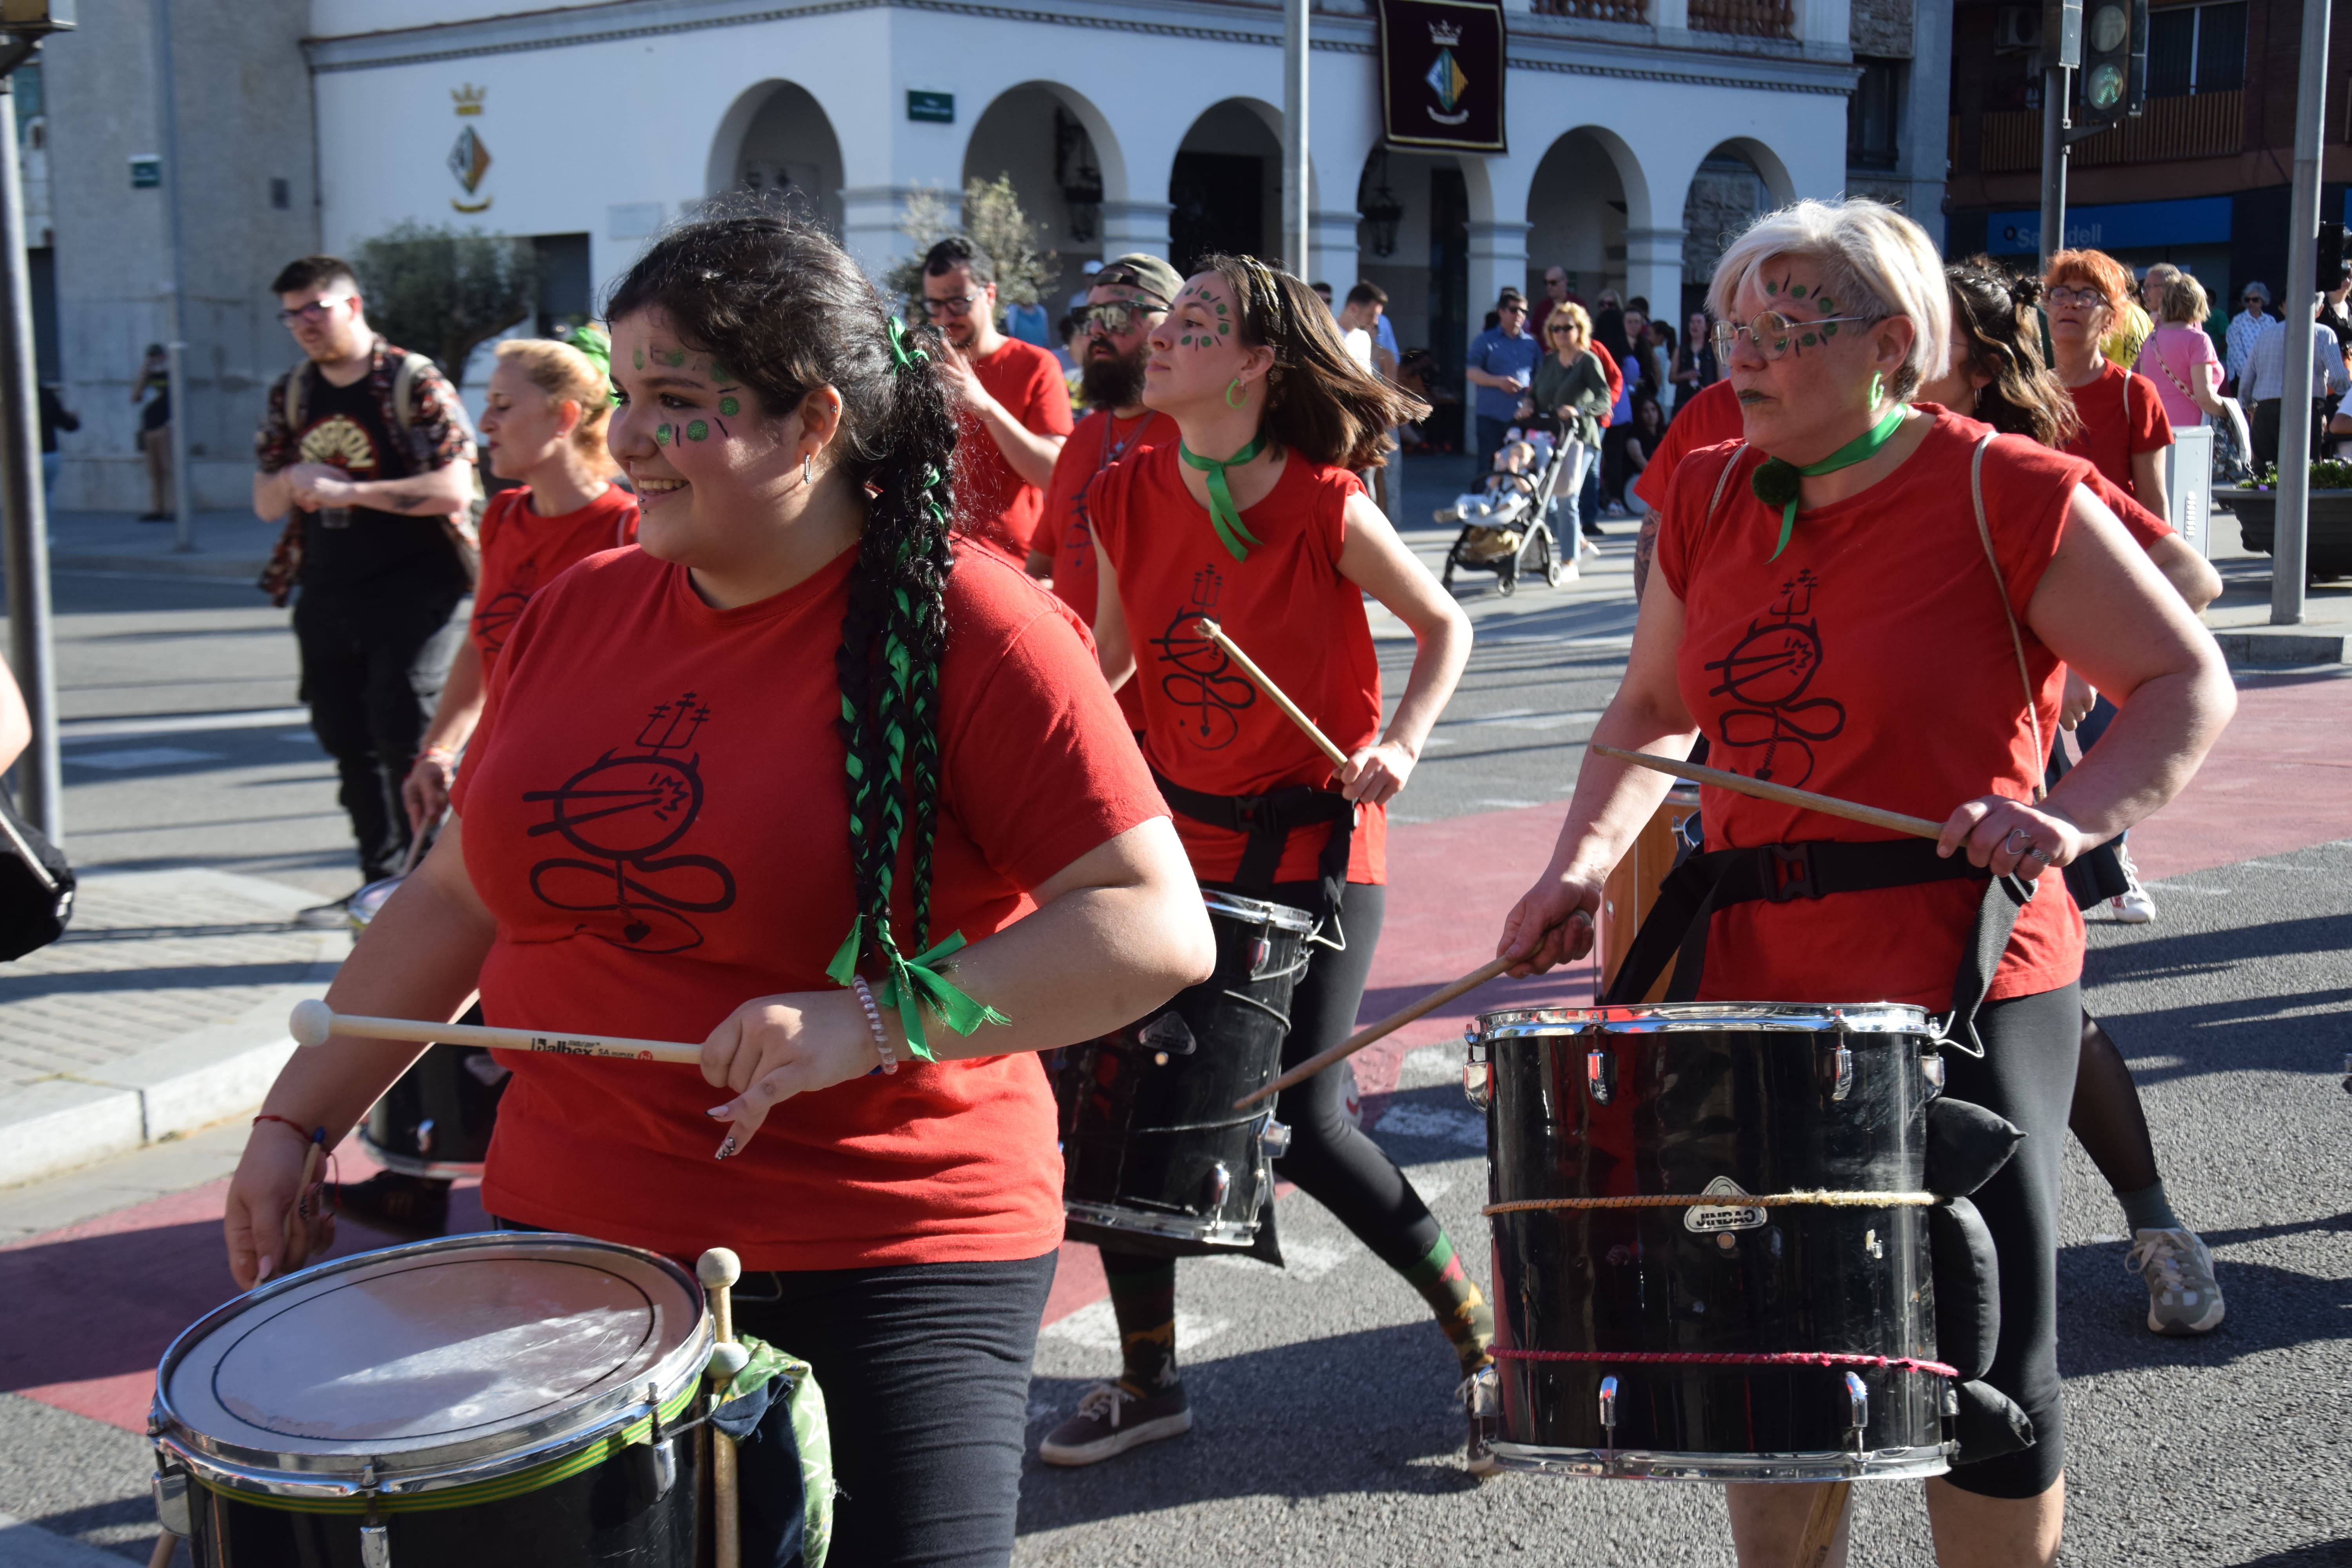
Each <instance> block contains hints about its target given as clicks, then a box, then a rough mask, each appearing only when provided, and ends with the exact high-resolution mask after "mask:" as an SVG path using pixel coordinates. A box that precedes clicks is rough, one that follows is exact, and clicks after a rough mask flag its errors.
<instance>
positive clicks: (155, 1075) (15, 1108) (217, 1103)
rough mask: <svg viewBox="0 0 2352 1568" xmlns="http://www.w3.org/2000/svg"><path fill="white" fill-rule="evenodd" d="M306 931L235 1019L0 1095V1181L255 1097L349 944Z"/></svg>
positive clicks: (280, 890)
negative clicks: (302, 944) (302, 958)
mask: <svg viewBox="0 0 2352 1568" xmlns="http://www.w3.org/2000/svg"><path fill="white" fill-rule="evenodd" d="M137 874H138V873H133V875H137ZM167 874H171V875H181V876H184V875H187V874H189V873H187V872H178V873H167ZM198 874H201V875H206V876H212V877H222V878H227V879H231V880H233V881H234V882H235V883H236V886H237V889H238V891H239V892H240V893H241V894H243V895H244V896H246V897H248V898H253V899H255V900H257V901H260V902H265V903H269V904H277V905H280V906H282V907H284V909H285V910H286V912H287V913H288V914H289V915H291V914H293V913H294V912H295V911H296V910H300V909H303V908H307V907H309V906H310V904H312V903H314V902H316V899H315V897H314V896H313V895H311V894H309V893H306V892H304V891H302V890H301V889H299V888H290V887H287V886H286V885H284V884H283V883H278V882H268V881H265V880H263V879H260V878H257V877H243V876H236V875H234V874H233V873H229V872H225V871H207V872H199V873H198ZM100 875H103V873H100ZM314 934H315V935H316V936H317V937H318V938H319V946H318V952H317V956H316V957H314V958H313V959H312V960H311V962H310V966H309V968H308V969H307V970H306V971H305V972H304V973H303V976H302V978H301V979H300V980H299V981H297V982H294V983H292V984H285V985H277V986H272V987H271V988H270V989H269V992H268V994H267V995H266V996H265V997H264V998H263V999H262V1000H261V1001H259V1002H257V1003H255V1004H254V1005H252V1006H250V1007H248V1008H247V1009H246V1010H245V1011H244V1012H242V1013H240V1014H238V1015H237V1016H236V1017H234V1018H231V1019H228V1020H226V1021H225V1022H222V1023H218V1024H210V1025H206V1026H204V1027H203V1028H199V1029H192V1030H190V1031H189V1032H187V1033H186V1034H184V1035H179V1036H175V1037H173V1038H171V1039H168V1040H164V1041H163V1042H161V1043H159V1044H157V1045H153V1046H150V1047H147V1048H146V1049H144V1050H142V1051H137V1052H134V1053H132V1054H131V1055H130V1056H128V1057H125V1058H122V1059H121V1061H118V1062H115V1063H112V1064H111V1065H110V1066H109V1067H108V1068H106V1069H105V1070H104V1071H103V1072H100V1073H91V1074H88V1075H75V1076H72V1077H67V1076H63V1075H60V1076H59V1077H57V1078H52V1079H43V1080H41V1081H40V1082H37V1083H35V1084H32V1085H30V1086H28V1087H27V1088H26V1089H23V1090H21V1091H20V1092H18V1093H16V1094H14V1095H10V1096H8V1097H7V1098H6V1099H5V1100H0V1187H9V1186H16V1185H20V1184H24V1183H26V1182H35V1181H39V1180H40V1179H42V1178H43V1177H46V1176H54V1175H59V1174H62V1173H65V1172H67V1171H70V1170H74V1169H76V1168H78V1167H79V1166H83V1165H88V1164H92V1163H96V1162H98V1161H100V1160H106V1159H111V1158H113V1157H115V1156H116V1155H120V1154H127V1153H130V1152H131V1151H133V1150H135V1149H139V1148H142V1147H143V1146H145V1145H146V1144H149V1143H153V1142H159V1141H161V1140H163V1139H165V1138H172V1137H176V1136H180V1135H182V1134H185V1133H188V1132H193V1131H196V1130H197V1129H198V1128H201V1127H207V1126H210V1125H211V1124H213V1123H214V1122H216V1121H225V1120H226V1119H228V1118H230V1117H233V1116H239V1115H243V1114H246V1113H247V1112H249V1111H251V1110H253V1109H254V1107H256V1106H257V1105H259V1104H260V1103H261V1099H262V1096H263V1095H264V1094H266V1093H268V1089H269V1085H270V1083H271V1082H272V1081H273V1080H274V1079H276V1078H277V1076H278V1069H279V1068H282V1067H284V1066H285V1065H286V1061H287V1058H289V1057H291V1056H292V1055H293V1054H294V1052H295V1050H296V1048H297V1047H296V1046H295V1044H294V1039H293V1037H292V1036H291V1035H289V1033H288V1032H287V1028H286V1016H287V1014H288V1013H289V1011H290V1010H291V1009H292V1007H293V1005H294V1004H295V1003H297V1002H299V1001H300V1000H302V999H303V998H304V997H306V996H316V995H318V994H320V992H321V991H322V990H324V989H325V987H326V985H327V983H328V982H329V981H331V980H332V979H333V978H334V974H335V971H336V969H337V968H338V967H339V966H340V965H341V963H342V961H343V959H344V958H345V957H346V956H348V955H349V953H350V952H351V947H352V936H351V933H350V932H349V931H319V932H316V933H314ZM0 1539H5V1537H0ZM0 1563H5V1557H0Z"/></svg>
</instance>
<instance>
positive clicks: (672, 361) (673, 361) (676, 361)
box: [662, 349, 686, 370]
mask: <svg viewBox="0 0 2352 1568" xmlns="http://www.w3.org/2000/svg"><path fill="white" fill-rule="evenodd" d="M662 363H665V364H667V365H668V366H669V367H670V369H672V370H678V369H681V368H683V367H684V365H685V364H686V351H685V350H684V349H678V350H677V351H675V352H673V353H669V354H667V355H666V356H665V357H664V359H663V362H662Z"/></svg>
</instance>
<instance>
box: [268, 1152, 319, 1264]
mask: <svg viewBox="0 0 2352 1568" xmlns="http://www.w3.org/2000/svg"><path fill="white" fill-rule="evenodd" d="M326 1147H327V1146H326V1144H325V1142H323V1141H321V1140H320V1139H318V1138H312V1139H311V1140H310V1148H308V1149H306V1150H304V1151H303V1152H302V1182H301V1184H300V1185H299V1186H297V1187H296V1188H295V1189H294V1206H293V1207H291V1208H289V1209H288V1210H287V1211H286V1218H285V1220H284V1221H283V1222H282V1223H281V1224H280V1225H279V1226H278V1262H279V1263H281V1264H283V1263H284V1262H285V1261H286V1258H287V1255H288V1254H289V1253H291V1252H292V1251H293V1250H294V1226H296V1225H297V1224H298V1223H299V1224H300V1225H301V1226H303V1227H304V1229H303V1241H304V1243H305V1248H306V1250H307V1247H308V1243H309V1240H310V1230H309V1226H310V1219H309V1217H308V1216H307V1215H304V1214H303V1213H302V1210H303V1208H304V1206H305V1205H308V1204H309V1203H310V1184H311V1183H312V1182H314V1181H316V1180H317V1179H318V1176H319V1160H320V1156H321V1155H322V1154H324V1153H325V1152H326Z"/></svg>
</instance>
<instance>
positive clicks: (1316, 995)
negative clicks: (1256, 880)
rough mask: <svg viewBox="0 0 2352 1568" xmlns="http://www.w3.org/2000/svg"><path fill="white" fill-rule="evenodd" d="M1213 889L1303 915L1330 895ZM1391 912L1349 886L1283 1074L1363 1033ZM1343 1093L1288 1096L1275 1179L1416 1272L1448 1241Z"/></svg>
mask: <svg viewBox="0 0 2352 1568" xmlns="http://www.w3.org/2000/svg"><path fill="white" fill-rule="evenodd" d="M1206 886H1209V887H1212V888H1216V889H1221V890H1223V891H1226V892H1235V893H1240V894H1241V895H1242V896H1243V897H1244V898H1256V899H1265V900H1270V901H1272V902H1274V903H1277V904H1288V905H1290V906H1292V907H1293V908H1295V909H1302V910H1311V909H1314V908H1316V907H1317V906H1318V904H1319V903H1320V902H1321V900H1322V889H1321V888H1320V887H1319V886H1318V885H1317V884H1316V883H1313V882H1277V883H1276V884H1275V886H1274V889H1273V890H1272V891H1270V892H1269V891H1267V890H1266V889H1263V888H1257V889H1243V888H1235V887H1234V886H1233V885H1232V884H1230V883H1209V884H1206ZM1387 907H1388V889H1386V888H1382V887H1377V886H1374V885H1373V884H1371V883H1369V882H1350V883H1349V884H1348V890H1347V892H1346V894H1345V895H1344V896H1343V897H1342V899H1341V900H1340V904H1339V926H1340V930H1341V931H1345V932H1346V933H1347V943H1348V946H1347V951H1346V952H1333V951H1332V950H1331V949H1329V948H1328V947H1325V946H1323V945H1322V944H1321V943H1320V942H1315V943H1310V944H1309V945H1308V947H1307V953H1308V958H1307V973H1304V974H1302V975H1300V976H1299V977H1298V984H1297V988H1296V989H1295V990H1293V991H1292V992H1291V994H1290V1033H1289V1034H1288V1035H1287V1036H1286V1037H1284V1039H1283V1042H1282V1065H1283V1066H1284V1067H1285V1068H1292V1067H1296V1066H1297V1065H1298V1064H1299V1063H1300V1062H1303V1061H1305V1060H1306V1059H1307V1058H1309V1057H1311V1056H1313V1055H1315V1054H1316V1053H1317V1052H1318V1051H1324V1050H1328V1049H1329V1048H1330V1047H1333V1046H1336V1045H1338V1044H1339V1042H1340V1041H1342V1040H1344V1039H1346V1038H1347V1037H1349V1035H1350V1034H1353V1033H1354V1032H1355V1028H1356V1008H1357V1005H1358V1004H1360V1002H1362V1001H1363V999H1364V982H1365V981H1366V980H1367V979H1369V978H1370V975H1371V972H1372V950H1373V949H1374V948H1375V947H1377V946H1379V945H1380V940H1381V916H1382V914H1383V912H1384V911H1385V910H1386V909H1387ZM1344 1084H1345V1075H1344V1074H1341V1073H1339V1072H1337V1071H1334V1070H1330V1069H1326V1070H1324V1071H1322V1072H1319V1073H1317V1074H1316V1075H1315V1076H1314V1077H1313V1078H1310V1079H1307V1081H1306V1082H1304V1083H1301V1084H1297V1085H1296V1086H1294V1087H1292V1088H1290V1089H1284V1090H1283V1091H1282V1094H1281V1097H1280V1098H1279V1099H1277V1100H1276V1101H1275V1108H1274V1115H1275V1120H1276V1121H1281V1122H1284V1123H1286V1124H1287V1125H1288V1127H1289V1128H1290V1152H1288V1153H1286V1154H1285V1155H1284V1156H1283V1157H1282V1158H1281V1159H1279V1160H1276V1162H1275V1163H1274V1173H1275V1174H1276V1176H1277V1177H1279V1178H1281V1179H1282V1180H1283V1181H1286V1182H1295V1183H1297V1185H1298V1187H1299V1190H1300V1191H1302V1192H1304V1193H1306V1194H1307V1196H1309V1197H1311V1198H1313V1199H1314V1200H1315V1201H1316V1202H1317V1203H1319V1204H1321V1205H1323V1206H1324V1207H1325V1208H1327V1209H1329V1210H1330V1211H1331V1212H1332V1213H1333V1214H1334V1215H1338V1216H1339V1223H1340V1224H1342V1225H1344V1226H1347V1227H1348V1228H1349V1230H1351V1231H1353V1232H1355V1233H1356V1236H1357V1237H1358V1238H1359V1239H1360V1240H1361V1241H1362V1242H1363V1244H1364V1245H1365V1246H1366V1247H1370V1248H1371V1249H1372V1251H1373V1253H1374V1254H1376V1255H1377V1256H1378V1257H1379V1258H1380V1259H1381V1262H1383V1263H1385V1264H1387V1265H1388V1266H1389V1267H1390V1268H1399V1269H1403V1268H1412V1266H1413V1265H1414V1264H1416V1263H1419V1262H1420V1261H1421V1260H1422V1259H1423V1258H1426V1257H1428V1256H1429V1250H1430V1248H1431V1247H1434V1246H1436V1245H1437V1238H1438V1237H1439V1236H1440V1235H1441V1234H1442V1232H1441V1230H1440V1228H1439V1226H1438V1224H1437V1221H1436V1220H1435V1219H1434V1218H1433V1217H1432V1216H1431V1215H1430V1212H1429V1206H1428V1205H1426V1204H1423V1202H1422V1201H1421V1194H1418V1193H1416V1192H1414V1191H1413V1190H1412V1183H1411V1182H1409V1181H1407V1180H1405V1174H1404V1173H1403V1172H1402V1171H1400V1170H1398V1169H1397V1165H1396V1162H1395V1161H1393V1160H1391V1159H1390V1158H1389V1157H1388V1154H1387V1153H1386V1152H1384V1151H1383V1150H1382V1149H1381V1146H1380V1145H1379V1144H1378V1143H1375V1142H1372V1140H1371V1139H1370V1137H1368V1136H1367V1135H1366V1134H1365V1132H1364V1130H1363V1129H1362V1128H1360V1127H1358V1126H1357V1125H1356V1124H1355V1123H1354V1122H1352V1121H1349V1120H1348V1108H1347V1094H1346V1090H1345V1088H1344ZM1103 1250H1104V1252H1105V1254H1106V1258H1105V1265H1104V1266H1105V1267H1106V1268H1115V1267H1117V1265H1116V1264H1114V1263H1113V1262H1111V1261H1110V1258H1109V1255H1110V1254H1111V1253H1112V1252H1113V1250H1114V1249H1112V1248H1109V1247H1105V1248H1104V1249H1103ZM1141 1261H1142V1260H1141V1259H1138V1263H1139V1264H1140V1263H1141Z"/></svg>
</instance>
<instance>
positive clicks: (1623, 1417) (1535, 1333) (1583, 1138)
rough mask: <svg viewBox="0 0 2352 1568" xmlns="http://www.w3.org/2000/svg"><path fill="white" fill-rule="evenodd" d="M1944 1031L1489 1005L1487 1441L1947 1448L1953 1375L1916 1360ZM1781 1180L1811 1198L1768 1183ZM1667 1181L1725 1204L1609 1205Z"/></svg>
mask: <svg viewBox="0 0 2352 1568" xmlns="http://www.w3.org/2000/svg"><path fill="white" fill-rule="evenodd" d="M1931 1041H1932V1033H1931V1030H1930V1028H1929V1026H1928V1020H1927V1014H1926V1013H1924V1012H1922V1011H1921V1010H1920V1009H1918V1008H1916V1007H1907V1006H1895V1005H1884V1004H1880V1005H1857V1006H1835V1007H1832V1006H1805V1005H1780V1004H1762V1003H1677V1004H1671V1005H1658V1006H1637V1007H1605V1008H1591V1009H1560V1010H1555V1011H1532V1012H1500V1013H1488V1014H1485V1015H1483V1016H1481V1017H1480V1018H1479V1019H1478V1022H1477V1025H1476V1027H1475V1029H1474V1030H1473V1031H1472V1034H1471V1044H1470V1063H1469V1066H1468V1068H1466V1069H1465V1077H1464V1083H1465V1088H1466V1089H1467V1090H1468V1092H1469V1095H1470V1099H1471V1102H1472V1103H1473V1104H1475V1105H1479V1106H1482V1107H1483V1108H1484V1109H1485V1110H1486V1126H1487V1139H1486V1142H1487V1151H1488V1152H1487V1171H1488V1190H1489V1193H1490V1194H1491V1199H1490V1204H1489V1206H1488V1209H1487V1213H1488V1215H1490V1216H1491V1217H1492V1219H1493V1222H1494V1268H1495V1272H1494V1281H1495V1292H1494V1294H1495V1315H1496V1324H1495V1327H1496V1340H1495V1356H1496V1366H1495V1376H1496V1383H1495V1385H1494V1387H1493V1389H1492V1390H1491V1393H1492V1394H1494V1395H1496V1401H1495V1404H1494V1408H1493V1409H1492V1411H1491V1415H1490V1416H1488V1419H1489V1420H1490V1423H1491V1427H1492V1430H1493V1432H1494V1436H1493V1439H1492V1446H1493V1448H1494V1452H1495V1456H1496V1458H1497V1459H1498V1460H1499V1461H1500V1462H1501V1463H1502V1464H1503V1465H1504V1466H1506V1467H1507V1468H1516V1469H1527V1470H1546V1471H1552V1472H1556V1473H1562V1474H1571V1475H1586V1476H1631V1477H1652V1478H1665V1479H1686V1480H1709V1481H1814V1480H1853V1479H1898V1478H1904V1477H1919V1476H1932V1475H1938V1474H1941V1473H1942V1472H1943V1471H1944V1470H1946V1469H1947V1468H1949V1467H1948V1454H1949V1451H1950V1450H1949V1445H1948V1443H1947V1442H1946V1437H1947V1436H1948V1433H1947V1431H1946V1425H1945V1418H1946V1416H1947V1415H1948V1414H1950V1413H1951V1409H1952V1406H1951V1405H1950V1403H1949V1395H1948V1388H1949V1384H1948V1381H1947V1379H1946V1377H1945V1376H1944V1375H1943V1373H1944V1372H1946V1371H1948V1370H1949V1369H1941V1370H1930V1369H1927V1368H1923V1367H1921V1366H1919V1365H1917V1364H1916V1363H1935V1359H1936V1338H1935V1294H1934V1286H1933V1283H1932V1278H1931V1275H1930V1273H1929V1268H1928V1252H1927V1207H1926V1206H1925V1205H1926V1192H1925V1151H1926V1141H1927V1102H1928V1101H1929V1100H1931V1099H1932V1098H1934V1096H1935V1093H1936V1091H1937V1085H1938V1084H1939V1083H1940V1082H1941V1068H1942V1060H1941V1058H1939V1057H1937V1056H1936V1055H1935V1054H1934V1053H1933V1047H1932V1043H1931ZM1774 1194H1810V1195H1811V1196H1812V1197H1813V1198H1814V1199H1815V1200H1816V1201H1811V1202H1804V1203H1780V1204H1763V1205H1759V1204H1757V1203H1755V1202H1753V1201H1752V1200H1753V1199H1756V1198H1759V1197H1769V1196H1772V1195H1774ZM1825 1194H1834V1195H1835V1196H1836V1197H1838V1198H1839V1199H1842V1200H1843V1201H1840V1202H1833V1203H1832V1202H1822V1201H1819V1200H1820V1199H1821V1198H1822V1196H1823V1195H1825ZM1651 1195H1667V1196H1673V1195H1682V1196H1702V1197H1706V1198H1709V1199H1714V1200H1717V1201H1714V1202H1710V1203H1707V1204H1705V1205H1683V1204H1675V1205H1667V1206H1623V1207H1610V1206H1602V1205H1599V1204H1595V1203H1592V1202H1591V1200H1595V1199H1611V1198H1627V1197H1640V1196H1651ZM1518 1205H1525V1206H1518ZM1808 1358H1811V1359H1808Z"/></svg>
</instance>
